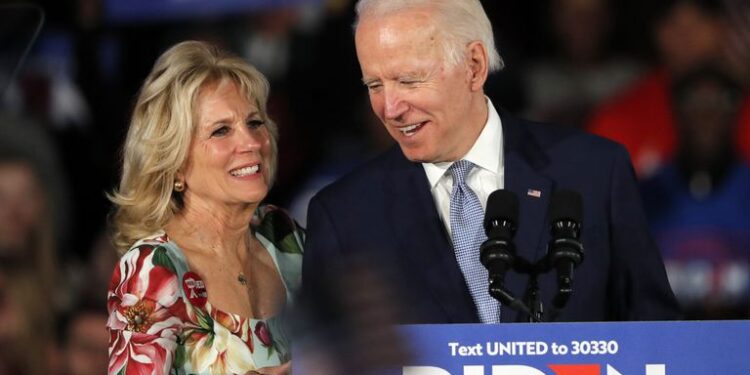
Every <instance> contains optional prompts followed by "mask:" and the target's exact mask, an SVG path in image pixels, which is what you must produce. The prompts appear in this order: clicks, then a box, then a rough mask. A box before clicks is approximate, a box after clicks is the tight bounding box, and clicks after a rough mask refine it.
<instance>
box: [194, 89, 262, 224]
mask: <svg viewBox="0 0 750 375" xmlns="http://www.w3.org/2000/svg"><path fill="white" fill-rule="evenodd" d="M196 106H197V112H196V113H197V124H196V129H195V132H194V134H193V138H192V141H191V145H190V151H189V154H188V161H187V164H186V166H185V168H184V169H183V171H182V172H181V175H182V178H184V180H185V184H186V189H185V193H184V201H185V206H186V208H187V209H190V208H191V206H195V207H192V208H196V207H199V206H202V208H203V209H208V210H214V209H217V208H221V207H243V206H246V205H248V204H249V205H257V204H258V203H259V202H260V201H261V200H262V199H263V198H265V197H266V194H267V193H268V186H269V182H270V178H271V175H270V171H269V167H270V160H271V136H270V134H269V131H268V128H267V126H266V124H265V116H264V114H262V113H261V112H260V109H259V108H258V107H257V106H256V104H255V103H253V102H251V101H248V100H247V99H246V98H245V97H244V96H243V95H242V94H241V93H240V91H239V89H238V87H237V85H236V84H235V83H234V82H232V81H229V80H222V81H219V82H216V83H212V84H209V85H207V86H205V87H204V88H203V89H202V90H201V92H200V93H199V95H198V98H197V101H196Z"/></svg>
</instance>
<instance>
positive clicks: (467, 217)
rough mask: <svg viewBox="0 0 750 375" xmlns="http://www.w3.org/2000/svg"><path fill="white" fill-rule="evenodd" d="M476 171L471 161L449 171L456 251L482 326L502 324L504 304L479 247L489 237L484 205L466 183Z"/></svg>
mask: <svg viewBox="0 0 750 375" xmlns="http://www.w3.org/2000/svg"><path fill="white" fill-rule="evenodd" d="M472 168H474V164H472V163H471V162H470V161H467V160H459V161H457V162H455V163H453V165H451V167H450V168H449V169H448V171H450V173H451V176H452V177H453V190H451V213H450V215H451V237H452V240H453V250H454V251H455V252H456V259H457V260H458V265H459V267H461V272H462V273H463V274H464V279H466V284H467V285H468V287H469V292H470V293H471V297H472V298H473V299H474V304H476V306H477V310H478V312H479V319H480V320H481V321H482V323H499V322H500V302H498V301H497V300H495V299H494V298H492V296H490V294H489V291H488V289H489V279H488V273H487V269H486V268H484V266H482V263H481V262H480V260H479V245H480V244H481V243H482V242H483V241H484V240H485V239H487V236H486V235H485V233H484V229H483V228H482V220H483V218H484V212H483V211H482V205H481V204H480V203H479V199H478V198H477V195H476V194H474V191H472V190H471V188H469V186H468V185H467V184H466V177H467V176H468V175H469V172H470V171H471V170H472Z"/></svg>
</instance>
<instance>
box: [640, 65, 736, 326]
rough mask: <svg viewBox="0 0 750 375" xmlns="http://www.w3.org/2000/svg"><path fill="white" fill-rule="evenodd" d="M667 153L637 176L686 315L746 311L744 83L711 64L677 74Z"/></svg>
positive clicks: (719, 316)
mask: <svg viewBox="0 0 750 375" xmlns="http://www.w3.org/2000/svg"><path fill="white" fill-rule="evenodd" d="M671 98H672V106H673V110H674V113H675V119H676V126H677V142H678V143H677V146H676V151H675V155H674V157H673V158H672V160H671V161H670V162H669V163H667V164H666V165H665V166H664V167H662V168H661V169H659V170H658V171H657V172H656V174H655V175H654V176H652V177H651V178H649V179H647V180H646V181H644V182H643V184H642V194H643V198H644V203H645V205H646V212H647V214H648V216H649V220H650V223H651V227H652V228H653V231H654V234H655V236H656V239H657V241H658V243H659V245H660V248H661V250H662V254H663V256H664V259H665V263H666V265H667V274H668V276H669V280H670V284H671V285H672V288H673V290H674V292H675V294H676V296H677V298H678V299H679V300H680V302H681V304H682V306H683V307H684V309H685V313H686V318H690V319H747V318H750V195H748V191H750V165H748V163H747V162H746V161H744V160H742V159H741V158H740V157H739V155H738V151H737V147H736V143H735V142H734V136H735V132H736V128H737V126H738V122H739V111H740V106H741V104H742V101H743V91H742V89H741V87H740V86H739V84H738V83H737V82H736V81H734V80H733V79H732V78H730V76H729V75H728V74H727V73H726V72H724V71H722V70H721V69H719V68H717V67H715V66H705V67H700V68H697V69H695V70H691V71H688V72H686V73H684V74H682V75H681V76H679V77H677V78H676V79H675V81H674V83H673V85H672V87H671Z"/></svg>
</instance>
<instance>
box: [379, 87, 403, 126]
mask: <svg viewBox="0 0 750 375" xmlns="http://www.w3.org/2000/svg"><path fill="white" fill-rule="evenodd" d="M384 99H385V118H386V119H388V120H396V119H398V118H399V117H401V116H402V115H403V114H404V113H405V112H406V111H407V110H408V109H409V105H408V104H407V103H406V101H405V100H404V98H403V96H402V93H401V92H400V91H399V90H398V88H393V87H391V88H386V89H385V90H384Z"/></svg>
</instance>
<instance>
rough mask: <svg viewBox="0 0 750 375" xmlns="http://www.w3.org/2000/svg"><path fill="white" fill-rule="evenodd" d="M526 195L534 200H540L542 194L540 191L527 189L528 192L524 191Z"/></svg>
mask: <svg viewBox="0 0 750 375" xmlns="http://www.w3.org/2000/svg"><path fill="white" fill-rule="evenodd" d="M526 195H528V196H530V197H534V198H541V197H542V192H541V190H536V189H529V190H527V191H526Z"/></svg>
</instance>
